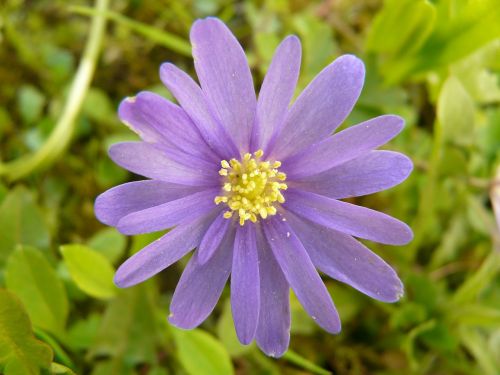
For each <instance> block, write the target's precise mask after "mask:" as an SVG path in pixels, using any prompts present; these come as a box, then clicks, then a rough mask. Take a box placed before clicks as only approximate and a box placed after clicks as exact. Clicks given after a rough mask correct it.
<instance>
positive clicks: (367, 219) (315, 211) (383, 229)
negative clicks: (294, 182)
mask: <svg viewBox="0 0 500 375" xmlns="http://www.w3.org/2000/svg"><path fill="white" fill-rule="evenodd" d="M284 207H285V208H286V209H287V210H290V211H292V212H294V213H296V214H297V215H299V216H301V217H304V218H305V219H308V220H310V221H312V222H314V223H317V224H320V225H324V226H325V227H328V228H332V229H335V230H338V231H340V232H343V233H347V234H350V235H351V236H355V237H361V238H364V239H367V240H371V241H375V242H380V243H384V244H389V245H404V244H407V243H408V242H410V241H411V240H412V238H413V233H412V231H411V229H410V227H409V226H408V225H406V224H405V223H403V222H402V221H399V220H397V219H395V218H393V217H391V216H389V215H386V214H384V213H382V212H378V211H374V210H370V209H369V208H365V207H361V206H356V205H354V204H350V203H346V202H342V201H338V200H335V199H331V198H327V197H324V196H322V195H318V194H314V193H309V192H305V191H301V190H297V189H288V191H287V192H286V202H285V203H284Z"/></svg>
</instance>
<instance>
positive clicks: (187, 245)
mask: <svg viewBox="0 0 500 375" xmlns="http://www.w3.org/2000/svg"><path fill="white" fill-rule="evenodd" d="M217 212H218V210H214V212H213V213H210V214H208V215H204V216H201V217H198V218H196V219H194V220H193V221H191V222H189V223H185V224H181V225H179V226H177V227H175V228H174V229H172V230H171V231H170V232H168V233H167V234H165V235H164V236H163V237H161V238H160V239H158V240H156V241H154V242H152V243H151V244H149V245H148V246H146V247H145V248H144V249H142V250H141V251H139V252H138V253H136V254H134V255H133V256H131V257H130V258H128V259H127V260H126V261H125V262H124V263H123V264H122V265H121V266H120V267H119V268H118V270H117V271H116V274H115V284H116V285H117V286H119V287H120V288H127V287H129V286H133V285H136V284H139V283H141V282H143V281H145V280H147V279H149V278H150V277H153V276H154V275H156V274H157V273H158V272H160V271H163V270H164V269H165V268H167V267H169V266H170V265H172V264H173V263H175V262H177V261H178V260H179V259H181V258H182V257H183V256H184V255H186V254H187V253H188V252H189V251H190V250H192V249H194V248H195V247H196V246H198V245H199V244H200V241H201V238H202V237H203V234H204V233H205V231H206V230H207V228H208V226H209V225H210V223H211V222H212V220H213V219H214V217H215V215H216V213H217Z"/></svg>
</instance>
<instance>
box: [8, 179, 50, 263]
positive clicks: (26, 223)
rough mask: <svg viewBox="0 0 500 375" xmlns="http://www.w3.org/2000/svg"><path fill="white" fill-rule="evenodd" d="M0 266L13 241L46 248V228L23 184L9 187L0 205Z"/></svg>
mask: <svg viewBox="0 0 500 375" xmlns="http://www.w3.org/2000/svg"><path fill="white" fill-rule="evenodd" d="M0 238H1V239H2V241H1V242H0V266H1V265H3V264H4V263H5V261H6V260H7V257H8V256H9V254H10V253H11V252H12V251H14V249H15V247H16V246H17V245H30V246H35V247H38V248H42V249H43V248H47V247H48V245H49V239H50V235H49V230H48V228H47V225H46V223H45V221H44V218H43V214H42V212H41V210H40V208H39V207H38V206H37V205H36V203H35V199H34V194H33V193H32V192H30V191H29V190H28V189H27V188H25V187H23V186H18V187H16V188H14V189H12V190H11V191H10V192H9V193H8V195H7V196H6V197H5V198H4V200H3V202H2V204H1V205H0Z"/></svg>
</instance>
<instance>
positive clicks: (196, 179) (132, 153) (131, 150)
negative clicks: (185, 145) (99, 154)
mask: <svg viewBox="0 0 500 375" xmlns="http://www.w3.org/2000/svg"><path fill="white" fill-rule="evenodd" d="M109 156H110V157H111V159H112V160H113V161H114V162H115V163H116V164H118V165H119V166H121V167H123V168H125V169H127V170H129V171H130V172H133V173H137V174H139V175H141V176H144V177H148V178H152V179H156V180H161V181H167V182H171V183H175V184H184V185H191V186H216V185H217V184H218V179H219V176H218V174H217V168H218V166H217V164H215V163H213V164H207V167H203V165H204V164H203V165H202V164H198V163H197V161H195V160H193V159H189V158H187V157H186V158H185V159H184V160H183V163H182V164H181V163H179V162H178V161H175V160H172V159H170V158H168V157H167V156H166V154H165V153H164V152H162V151H161V150H159V149H158V148H157V147H155V146H153V145H151V144H149V143H146V142H122V143H116V144H114V145H112V146H111V148H110V149H109ZM185 156H187V155H185ZM190 161H191V162H192V167H189V166H188V165H189V162H190ZM197 164H198V165H197ZM205 164H206V163H205ZM208 166H210V168H208Z"/></svg>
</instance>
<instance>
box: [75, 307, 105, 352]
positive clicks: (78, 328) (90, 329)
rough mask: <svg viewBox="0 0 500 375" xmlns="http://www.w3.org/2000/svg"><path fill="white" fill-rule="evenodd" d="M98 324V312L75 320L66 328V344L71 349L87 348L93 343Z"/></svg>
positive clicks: (99, 320) (99, 322)
mask: <svg viewBox="0 0 500 375" xmlns="http://www.w3.org/2000/svg"><path fill="white" fill-rule="evenodd" d="M100 324H101V316H100V315H98V314H92V315H90V316H89V317H87V318H86V319H84V320H79V321H77V322H76V323H75V324H73V325H72V326H71V327H70V328H69V329H68V335H67V340H66V343H67V345H69V346H70V347H71V348H72V349H78V350H80V349H81V350H86V349H88V348H89V347H90V346H91V345H92V344H93V343H94V340H95V337H96V334H97V330H98V329H99V326H100Z"/></svg>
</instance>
